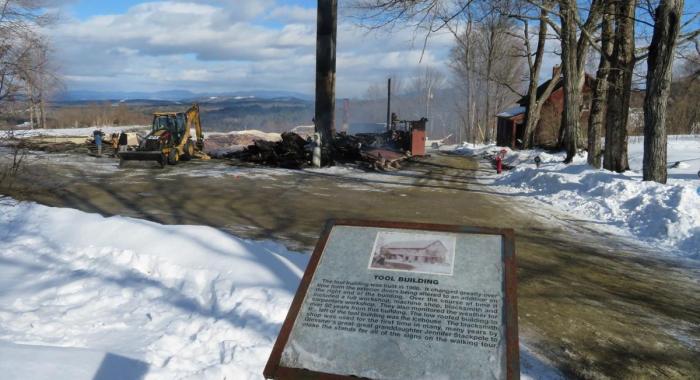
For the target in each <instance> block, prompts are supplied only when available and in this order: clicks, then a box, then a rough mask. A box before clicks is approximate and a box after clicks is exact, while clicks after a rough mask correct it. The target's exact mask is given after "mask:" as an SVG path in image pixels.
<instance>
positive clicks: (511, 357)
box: [263, 219, 520, 380]
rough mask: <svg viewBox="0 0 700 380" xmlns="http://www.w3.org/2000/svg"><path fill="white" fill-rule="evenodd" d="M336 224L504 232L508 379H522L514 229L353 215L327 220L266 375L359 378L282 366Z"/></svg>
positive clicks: (325, 379)
mask: <svg viewBox="0 0 700 380" xmlns="http://www.w3.org/2000/svg"><path fill="white" fill-rule="evenodd" d="M335 226H350V227H370V228H372V227H373V228H394V229H407V230H423V231H435V232H452V233H464V234H484V235H500V236H501V237H502V241H503V245H502V253H501V257H502V260H503V264H504V266H503V268H504V273H503V282H504V283H503V287H504V296H505V299H504V300H503V318H504V322H505V330H506V331H505V333H506V379H507V380H517V379H520V349H519V343H518V305H517V271H516V262H515V239H514V232H513V230H512V229H498V228H487V227H466V226H457V225H445V224H423V223H404V222H387V221H366V220H353V219H338V220H329V221H328V222H327V223H326V226H325V228H324V229H323V232H322V233H321V236H320V238H319V240H318V243H317V244H316V247H315V248H314V252H313V254H312V256H311V260H310V261H309V264H308V266H307V267H306V271H305V272H304V276H303V277H302V279H301V283H300V284H299V288H298V289H297V292H296V294H295V296H294V300H293V301H292V305H291V306H290V308H289V311H288V312H287V317H286V318H285V320H284V323H283V324H282V329H281V330H280V333H279V335H278V336H277V340H276V341H275V345H274V346H273V348H272V353H271V354H270V358H269V359H268V361H267V365H266V366H265V369H264V371H263V376H265V378H266V379H278V380H298V379H305V380H306V379H314V380H357V379H358V377H357V376H346V375H337V374H331V373H323V372H316V371H311V370H306V369H299V368H288V367H282V366H281V365H280V361H281V359H282V351H283V350H284V347H285V346H286V345H287V342H288V340H289V337H290V335H291V333H292V328H293V327H294V323H295V322H296V319H297V317H298V316H299V311H300V310H301V306H302V304H303V302H304V299H305V298H306V292H307V291H308V290H309V286H310V284H311V280H312V279H313V276H314V274H315V273H316V268H317V267H318V264H319V262H320V260H321V256H322V255H323V252H324V251H325V248H326V243H327V242H328V238H329V236H330V233H331V230H332V229H333V227H335Z"/></svg>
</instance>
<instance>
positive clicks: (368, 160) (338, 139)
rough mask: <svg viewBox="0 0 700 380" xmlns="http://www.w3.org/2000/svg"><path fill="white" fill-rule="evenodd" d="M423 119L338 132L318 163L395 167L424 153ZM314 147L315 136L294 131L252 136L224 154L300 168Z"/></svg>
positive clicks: (258, 162)
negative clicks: (379, 128) (369, 129)
mask: <svg viewBox="0 0 700 380" xmlns="http://www.w3.org/2000/svg"><path fill="white" fill-rule="evenodd" d="M426 122H427V119H425V118H423V119H420V120H416V121H398V120H396V121H395V122H392V124H391V128H390V129H389V130H387V131H385V132H383V133H360V134H355V135H350V134H347V133H345V132H339V133H337V134H336V135H335V137H334V138H333V141H332V144H331V146H330V147H329V148H324V149H322V150H321V157H322V160H321V165H322V166H328V165H335V164H343V163H360V164H363V165H364V166H367V167H369V168H373V169H375V170H398V169H400V168H401V162H402V161H404V160H407V159H409V158H411V157H416V156H418V157H420V156H425V124H426ZM317 147H318V143H317V142H316V141H315V140H314V136H308V137H306V138H304V137H302V136H301V135H299V134H297V133H294V132H285V133H282V139H281V140H280V141H275V142H272V141H264V140H255V141H254V142H253V144H252V145H249V146H248V147H246V148H245V149H243V150H242V151H239V152H232V153H229V154H226V155H225V157H226V158H236V159H239V160H241V161H244V162H251V163H255V164H259V165H266V166H273V167H282V168H287V169H301V168H303V167H308V166H311V165H312V162H313V151H314V149H316V148H317ZM330 150H332V151H330Z"/></svg>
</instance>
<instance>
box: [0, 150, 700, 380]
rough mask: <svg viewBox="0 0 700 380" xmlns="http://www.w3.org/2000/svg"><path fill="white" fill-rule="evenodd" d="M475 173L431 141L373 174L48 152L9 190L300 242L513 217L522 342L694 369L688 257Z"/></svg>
mask: <svg viewBox="0 0 700 380" xmlns="http://www.w3.org/2000/svg"><path fill="white" fill-rule="evenodd" d="M480 175H483V172H481V171H480V169H479V165H478V162H476V161H475V160H472V159H468V158H464V157H455V156H443V155H437V156H434V157H432V158H430V159H427V160H424V161H421V162H417V163H414V164H411V165H410V166H409V167H407V168H406V170H403V171H400V172H395V173H388V174H379V173H365V172H363V171H361V170H359V169H344V168H334V169H324V170H318V171H303V172H297V171H287V170H281V169H264V168H253V167H246V166H241V165H234V164H231V163H228V162H224V161H211V162H188V163H185V164H182V165H179V166H177V167H169V168H166V169H164V170H160V169H154V168H144V167H138V168H137V167H129V168H125V169H118V168H117V167H116V162H115V161H112V160H108V159H102V160H99V159H95V158H87V157H84V156H78V155H70V154H68V155H58V154H54V155H48V156H43V157H41V156H36V157H33V158H32V159H30V160H29V166H28V170H26V171H25V173H24V174H23V177H22V178H21V179H20V182H19V189H21V190H23V191H18V192H14V193H12V194H11V195H13V196H16V197H21V198H23V199H29V200H35V201H38V202H41V203H44V204H48V205H53V206H61V207H73V208H77V209H80V210H84V211H88V212H98V213H101V214H104V215H116V214H119V215H128V216H134V217H139V218H145V219H149V220H152V221H156V222H160V223H167V224H204V225H210V226H214V227H217V228H221V229H224V230H228V231H231V232H232V233H235V234H237V235H239V236H245V237H249V238H253V239H274V240H282V241H284V242H286V244H288V245H289V246H291V247H293V248H296V249H307V250H308V249H310V248H311V247H312V246H313V245H314V243H315V240H316V237H317V235H318V233H319V232H320V230H321V228H322V226H323V224H324V221H325V220H326V219H328V218H360V219H385V220H397V221H413V222H428V223H446V224H463V225H477V226H494V227H508V228H514V229H515V231H516V245H517V248H516V250H517V257H518V268H519V269H518V280H519V300H518V302H519V314H520V336H521V340H522V341H524V342H525V344H527V345H528V346H529V347H530V348H532V349H534V350H535V351H537V352H539V353H541V354H543V355H544V356H545V357H547V358H548V359H550V360H551V361H552V362H553V363H554V364H555V365H556V366H557V367H559V368H560V369H561V370H562V371H564V373H566V374H567V375H569V376H571V377H580V378H612V379H619V378H635V379H638V378H657V377H669V378H700V360H698V358H700V283H699V282H700V281H699V280H698V279H699V278H700V265H698V264H696V263H692V262H685V263H677V262H675V263H674V262H667V261H663V260H660V259H655V258H652V256H649V255H647V254H646V253H644V252H643V250H644V249H643V248H642V247H635V246H632V245H630V244H629V243H625V242H623V241H620V240H619V239H617V238H615V237H612V236H609V235H607V234H605V233H604V232H601V229H600V228H596V227H592V226H591V223H590V222H583V221H579V220H576V219H572V218H570V217H567V216H564V215H560V214H557V213H552V212H551V211H548V210H547V209H546V208H544V207H541V205H538V204H535V203H531V202H534V201H530V200H527V199H525V198H519V197H513V196H510V195H504V194H493V193H492V192H491V190H489V189H488V188H486V187H484V186H481V185H479V184H478V183H477V179H478V178H479V176H480ZM22 193H23V194H22ZM640 252H641V253H640Z"/></svg>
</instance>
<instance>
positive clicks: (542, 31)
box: [523, 8, 554, 149]
mask: <svg viewBox="0 0 700 380" xmlns="http://www.w3.org/2000/svg"><path fill="white" fill-rule="evenodd" d="M547 14H548V12H547V10H546V9H544V8H542V9H540V24H539V32H538V33H537V48H536V49H535V62H534V63H533V65H532V67H530V83H529V84H528V87H527V97H528V104H527V114H526V115H525V131H524V136H523V148H524V149H530V148H532V145H533V142H534V138H533V137H534V134H535V129H536V128H537V124H538V123H539V121H540V112H539V109H538V107H537V103H538V102H539V100H540V99H537V88H538V87H539V86H538V81H539V78H540V69H541V68H542V60H543V58H544V47H545V44H546V43H547ZM525 38H530V36H525ZM528 50H529V42H528ZM528 54H530V52H529V51H528ZM552 80H553V81H554V78H552ZM545 99H546V98H545ZM540 109H541V108H540Z"/></svg>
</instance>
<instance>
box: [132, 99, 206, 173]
mask: <svg viewBox="0 0 700 380" xmlns="http://www.w3.org/2000/svg"><path fill="white" fill-rule="evenodd" d="M193 127H194V129H195V133H196V136H195V139H194V140H193V139H192V136H191V129H192V128H193ZM203 149H204V133H203V132H202V124H201V122H200V119H199V106H198V105H196V104H195V105H193V106H192V107H191V108H190V109H189V110H187V111H186V112H156V113H155V114H153V125H152V126H151V132H150V133H149V134H148V135H147V136H146V138H144V139H143V141H142V142H141V144H140V145H139V147H138V148H137V149H136V150H133V151H127V152H120V153H119V165H120V166H121V165H122V164H123V162H124V161H131V160H134V161H157V162H158V163H159V164H160V166H161V167H164V166H165V164H166V163H167V164H170V165H177V163H178V162H180V160H185V161H186V160H190V159H192V158H200V159H209V156H207V155H206V154H205V153H204V152H202V150H203Z"/></svg>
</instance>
